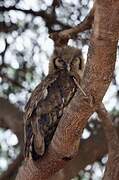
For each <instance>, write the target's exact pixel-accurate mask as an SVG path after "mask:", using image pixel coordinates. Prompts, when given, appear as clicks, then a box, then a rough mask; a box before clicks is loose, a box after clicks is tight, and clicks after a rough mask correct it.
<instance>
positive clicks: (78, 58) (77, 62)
mask: <svg viewBox="0 0 119 180" xmlns="http://www.w3.org/2000/svg"><path fill="white" fill-rule="evenodd" d="M75 63H76V65H77V67H78V69H82V59H81V58H80V57H76V58H75Z"/></svg>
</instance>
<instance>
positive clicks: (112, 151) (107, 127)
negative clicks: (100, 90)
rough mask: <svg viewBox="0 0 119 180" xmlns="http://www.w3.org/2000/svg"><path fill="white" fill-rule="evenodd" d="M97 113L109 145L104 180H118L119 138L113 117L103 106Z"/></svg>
mask: <svg viewBox="0 0 119 180" xmlns="http://www.w3.org/2000/svg"><path fill="white" fill-rule="evenodd" d="M97 112H98V115H99V118H100V119H101V120H102V124H103V127H104V131H105V135H106V139H107V143H108V162H107V165H106V170H105V173H104V178H103V179H104V180H112V179H113V180H117V179H118V178H119V138H118V136H117V132H116V129H115V128H114V127H113V125H112V121H111V117H110V115H109V113H108V112H107V111H106V109H105V107H104V105H103V104H102V105H101V107H100V109H99V110H98V111H97Z"/></svg>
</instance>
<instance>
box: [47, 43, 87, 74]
mask: <svg viewBox="0 0 119 180" xmlns="http://www.w3.org/2000/svg"><path fill="white" fill-rule="evenodd" d="M64 69H65V70H66V71H68V72H69V73H70V74H71V75H73V76H75V75H76V74H77V75H79V76H80V77H82V75H83V70H84V59H83V57H82V53H81V50H79V49H78V48H74V47H70V46H66V47H63V48H55V51H54V54H53V56H52V58H51V60H50V62H49V73H54V72H57V71H59V70H64Z"/></svg>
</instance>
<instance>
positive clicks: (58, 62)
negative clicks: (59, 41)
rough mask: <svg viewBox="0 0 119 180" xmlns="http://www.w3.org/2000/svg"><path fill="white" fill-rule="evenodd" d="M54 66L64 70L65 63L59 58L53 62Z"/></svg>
mask: <svg viewBox="0 0 119 180" xmlns="http://www.w3.org/2000/svg"><path fill="white" fill-rule="evenodd" d="M54 65H55V67H56V68H65V62H64V61H63V60H62V59H61V58H59V57H57V58H56V59H55V60H54Z"/></svg>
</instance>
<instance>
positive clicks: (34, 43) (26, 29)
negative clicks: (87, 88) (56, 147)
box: [0, 0, 119, 180]
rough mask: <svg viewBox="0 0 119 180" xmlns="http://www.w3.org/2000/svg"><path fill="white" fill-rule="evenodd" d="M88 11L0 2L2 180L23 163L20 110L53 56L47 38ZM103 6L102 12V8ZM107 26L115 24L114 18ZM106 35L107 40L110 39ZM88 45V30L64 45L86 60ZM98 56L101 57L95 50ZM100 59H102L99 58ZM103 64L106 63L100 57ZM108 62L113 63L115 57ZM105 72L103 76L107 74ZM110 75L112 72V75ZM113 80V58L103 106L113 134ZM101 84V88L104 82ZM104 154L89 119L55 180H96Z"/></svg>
mask: <svg viewBox="0 0 119 180" xmlns="http://www.w3.org/2000/svg"><path fill="white" fill-rule="evenodd" d="M99 3H100V1H99ZM105 3H107V1H106V0H105ZM109 3H110V1H109ZM112 3H113V1H112ZM115 3H116V2H115ZM117 4H118V2H117ZM106 5H107V4H106ZM109 5H110V4H108V6H109ZM92 6H93V1H91V0H90V1H88V0H76V1H72V0H70V1H67V0H62V1H61V0H54V1H45V0H39V1H38V0H35V1H32V0H30V1H27V0H16V1H15V0H14V1H10V0H3V1H0V34H1V35H0V42H1V44H0V84H1V86H0V96H1V98H0V127H1V129H0V141H1V143H0V155H1V157H0V170H1V177H0V179H1V180H3V179H5V180H6V179H14V178H15V176H16V173H17V170H18V168H19V166H20V165H21V163H22V160H23V108H24V105H25V103H26V101H27V99H28V97H29V95H30V93H31V91H32V89H33V88H34V87H35V86H36V85H37V84H38V83H39V81H41V80H42V78H44V76H45V75H46V74H47V64H48V60H49V58H50V56H51V54H52V52H53V41H52V40H51V39H50V38H49V37H48V34H49V33H52V32H54V31H58V32H59V31H62V30H65V29H68V28H70V27H74V26H76V25H77V24H79V23H80V22H81V21H83V19H84V18H85V16H86V15H87V14H88V12H89V11H90V9H91V8H92ZM103 6H104V9H105V4H103ZM113 6H114V5H113ZM115 7H116V5H115ZM117 7H119V6H117ZM104 9H103V12H104ZM96 12H97V11H96ZM115 12H116V9H115ZM107 14H108V12H107ZM117 15H118V13H117ZM96 17H98V16H96ZM112 17H113V16H112ZM104 18H105V17H104ZM112 21H114V19H113V18H112ZM102 24H104V22H102ZM117 25H118V23H117ZM102 26H103V25H102ZM88 29H89V27H88ZM84 30H85V29H84ZM114 30H115V29H113V31H114ZM102 32H103V31H102ZM102 32H100V34H101V35H102V34H103V33H102ZM67 34H68V33H67ZM107 34H108V37H109V35H110V34H109V33H107ZM62 36H63V35H62ZM115 36H116V35H115ZM105 37H106V35H105ZM63 38H64V37H63ZM113 38H114V37H113ZM89 42H90V31H89V30H88V31H85V32H83V33H80V34H76V33H75V35H73V37H72V36H71V37H70V40H69V44H71V45H73V46H78V47H79V48H82V51H83V52H84V57H85V59H86V55H87V50H88V44H89ZM109 45H110V43H109V41H107V42H106V43H105V46H104V52H106V50H107V49H108V51H109V53H110V56H111V50H112V55H113V54H114V52H115V51H114V50H113V46H112V48H111V45H110V46H109ZM108 46H109V47H108ZM106 48H107V49H106ZM110 49H111V50H110ZM99 52H101V51H100V47H99ZM92 54H93V52H92ZM97 56H99V54H98V55H97ZM100 56H104V55H103V54H101V55H100ZM97 58H99V57H97ZM101 58H102V57H101ZM103 58H104V59H105V57H103ZM103 58H102V59H103ZM112 58H113V61H114V56H112ZM88 63H89V62H88ZM113 66H114V65H113ZM99 67H100V66H99ZM103 68H104V66H103ZM100 70H101V68H98V72H99V73H100ZM104 70H105V71H106V69H104ZM112 71H113V69H111V72H112ZM118 75H119V71H118V53H117V63H116V68H115V72H114V73H113V80H112V83H111V86H110V88H109V93H108V94H107V96H106V97H105V98H104V100H105V101H104V102H105V105H106V107H107V108H108V110H109V111H110V113H111V116H112V119H113V121H114V123H115V126H116V127H117V132H118V128H119V127H118V119H119V117H118V114H119V113H118V110H119V106H118V95H119V92H118V86H119V80H118V79H119V78H118ZM97 76H98V74H97ZM107 76H108V73H107ZM110 79H111V76H110ZM94 80H95V79H94ZM100 83H102V84H103V79H102V82H100ZM100 83H99V86H100ZM108 84H109V83H107V85H108ZM100 88H101V86H100ZM100 88H99V89H100ZM102 91H103V90H102ZM99 93H101V92H99ZM102 96H103V93H102ZM88 103H89V102H88ZM84 107H85V109H86V108H87V106H86V105H85V106H84ZM89 154H90V156H89ZM106 154H107V145H106V139H105V135H104V132H103V129H102V126H101V123H100V122H99V121H98V119H97V116H96V115H93V117H91V118H90V119H89V120H88V124H87V126H86V128H85V129H84V133H83V135H82V138H81V144H80V149H79V153H78V156H77V157H78V158H77V157H76V158H74V159H73V160H71V162H69V163H67V166H66V167H65V168H64V169H62V170H61V171H60V172H59V173H58V174H57V175H56V176H55V177H54V179H56V178H57V179H65V180H66V179H71V178H72V177H75V178H77V179H101V178H102V176H103V172H104V168H105V163H106V161H107V155H106Z"/></svg>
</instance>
